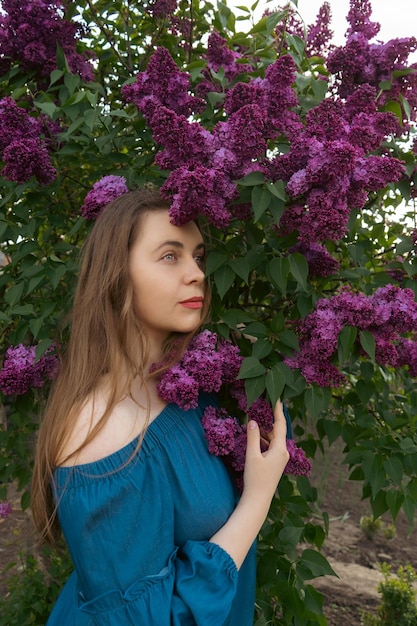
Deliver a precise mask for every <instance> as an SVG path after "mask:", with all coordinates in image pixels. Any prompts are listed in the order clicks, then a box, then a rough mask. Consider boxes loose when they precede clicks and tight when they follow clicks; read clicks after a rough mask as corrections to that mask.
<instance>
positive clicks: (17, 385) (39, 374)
mask: <svg viewBox="0 0 417 626" xmlns="http://www.w3.org/2000/svg"><path fill="white" fill-rule="evenodd" d="M57 369H58V360H57V357H56V355H55V353H54V352H53V347H52V348H50V349H49V350H48V351H47V352H46V353H45V354H44V355H43V356H42V357H41V358H40V359H37V360H36V346H25V345H23V344H19V345H18V346H11V347H10V348H8V349H7V350H6V358H5V360H4V364H3V367H2V369H1V370H0V391H1V392H2V393H3V394H4V395H5V396H11V395H21V394H25V393H27V392H28V391H29V389H31V388H35V389H36V388H39V387H43V386H44V384H45V383H46V382H47V381H48V380H52V379H53V378H54V377H55V375H56V373H57Z"/></svg>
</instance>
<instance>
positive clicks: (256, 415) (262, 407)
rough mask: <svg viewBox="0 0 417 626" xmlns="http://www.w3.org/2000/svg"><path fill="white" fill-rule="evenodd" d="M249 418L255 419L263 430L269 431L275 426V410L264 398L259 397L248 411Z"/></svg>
mask: <svg viewBox="0 0 417 626" xmlns="http://www.w3.org/2000/svg"><path fill="white" fill-rule="evenodd" d="M247 415H248V420H254V421H255V422H256V423H257V424H258V426H259V428H260V429H261V431H263V432H265V433H269V432H270V431H271V430H272V428H273V426H274V412H273V410H272V407H271V405H270V404H269V402H267V401H266V400H265V399H264V398H262V397H261V398H257V400H255V401H254V402H253V403H252V404H251V406H250V407H249V409H248V411H247Z"/></svg>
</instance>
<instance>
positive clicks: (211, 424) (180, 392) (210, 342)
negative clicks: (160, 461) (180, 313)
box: [153, 330, 311, 478]
mask: <svg viewBox="0 0 417 626" xmlns="http://www.w3.org/2000/svg"><path fill="white" fill-rule="evenodd" d="M242 360H243V359H242V357H241V356H240V354H239V349H238V348H237V347H236V346H234V345H232V344H231V343H230V342H228V341H226V340H224V339H219V338H218V337H217V335H216V334H215V333H212V332H210V331H208V330H205V331H203V332H202V333H200V334H199V335H197V336H196V337H194V338H193V340H192V341H191V343H190V345H189V347H188V349H187V350H186V352H185V353H184V355H183V356H182V358H181V360H180V361H179V363H178V364H177V365H174V366H172V367H171V368H170V369H168V370H166V371H165V372H164V373H163V374H162V375H161V376H160V380H159V382H158V386H157V389H158V394H159V396H160V397H161V398H163V399H164V400H165V401H166V402H173V403H175V404H177V405H178V406H180V407H181V408H183V409H185V410H188V409H190V408H195V407H197V405H198V398H199V394H200V392H201V391H203V392H209V393H211V392H216V393H217V392H219V391H220V388H224V386H225V385H226V386H227V385H229V386H230V387H229V388H228V389H229V391H230V397H231V398H233V399H234V400H235V401H236V404H237V407H236V408H237V409H238V410H239V411H240V412H242V413H245V414H246V415H247V419H248V420H255V421H256V422H257V423H258V424H259V427H260V429H261V430H262V431H263V432H265V433H267V432H270V431H271V430H272V428H273V423H274V414H273V411H272V408H271V405H270V404H269V403H268V402H267V401H266V400H265V399H264V398H262V397H261V398H258V399H257V400H255V402H253V404H252V405H251V406H250V407H249V409H248V406H247V404H248V403H247V398H246V394H245V390H244V382H243V381H241V380H237V375H238V373H239V370H240V366H241V364H242ZM157 367H158V366H157V365H155V366H154V368H153V369H157ZM202 425H203V428H204V430H205V433H206V437H207V442H208V449H209V451H210V452H211V454H214V455H216V456H221V457H223V458H224V459H225V461H226V462H228V463H229V464H230V465H231V466H232V467H233V469H234V470H235V471H236V472H237V473H238V475H239V476H240V478H241V474H242V472H243V469H244V465H245V455H246V424H245V423H241V422H240V421H239V419H238V418H237V417H234V416H230V415H229V414H228V413H227V411H226V410H225V409H223V408H218V407H214V406H208V407H206V409H205V410H204V413H203V417H202ZM287 447H288V450H289V452H290V455H291V457H290V461H289V463H288V466H287V468H286V470H285V471H286V473H291V474H296V475H307V474H309V472H310V470H311V464H310V462H309V461H308V459H306V457H305V455H304V452H303V451H302V450H301V449H299V448H297V446H296V445H295V444H294V442H291V443H290V444H288V446H287Z"/></svg>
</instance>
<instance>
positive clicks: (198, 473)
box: [47, 401, 256, 626]
mask: <svg viewBox="0 0 417 626" xmlns="http://www.w3.org/2000/svg"><path fill="white" fill-rule="evenodd" d="M205 405H206V403H205V401H201V402H200V405H199V407H198V408H197V409H195V410H193V409H191V410H189V411H184V410H182V409H180V408H178V407H177V406H176V405H174V404H169V405H168V406H167V407H166V408H165V409H164V410H163V411H162V412H161V413H160V414H159V415H158V417H157V418H156V419H155V420H153V421H152V422H151V424H150V425H149V428H148V430H147V431H146V435H145V437H144V439H143V442H142V446H141V448H140V450H139V453H136V454H135V453H134V452H135V446H136V444H137V440H135V441H133V442H132V443H130V444H128V445H127V446H125V447H124V448H122V449H121V450H118V451H117V452H115V453H114V454H111V455H110V456H107V457H105V458H103V459H100V460H99V461H96V462H93V463H88V464H85V465H78V466H76V467H74V468H69V467H60V468H57V469H56V471H55V483H56V485H55V489H56V493H55V497H56V501H57V503H58V517H59V521H60V523H61V526H62V530H63V533H64V536H65V538H66V541H67V545H68V548H69V551H70V553H71V557H72V560H73V563H74V572H73V573H72V575H71V576H70V578H69V580H68V581H67V583H66V585H65V586H64V589H63V590H62V592H61V595H60V596H59V598H58V600H57V602H56V605H55V607H54V609H53V611H52V614H51V616H50V618H49V620H48V624H47V626H93V625H94V626H128V625H129V626H252V625H253V615H254V600H255V576H256V547H255V545H253V546H252V548H251V550H250V552H249V554H248V555H247V557H246V560H245V562H244V563H243V565H242V567H241V568H240V570H239V571H237V569H236V566H235V563H234V561H233V560H232V558H231V557H230V556H229V554H227V552H225V551H224V550H223V549H222V548H221V547H220V546H218V545H216V544H214V543H211V542H209V541H208V539H209V538H210V537H211V536H212V535H213V534H214V533H215V532H216V531H217V530H219V528H220V527H221V526H223V525H224V524H225V523H226V521H227V520H228V518H229V516H230V515H231V513H232V512H233V510H234V508H235V507H236V502H237V495H236V491H235V488H234V486H233V483H232V481H231V478H230V476H229V473H228V470H227V469H226V467H225V465H224V464H223V462H222V460H221V459H220V458H218V457H215V456H212V455H211V454H210V453H209V452H208V448H207V442H206V438H205V435H204V430H203V427H202V425H201V415H202V411H203V410H204V407H205Z"/></svg>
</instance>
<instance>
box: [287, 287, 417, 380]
mask: <svg viewBox="0 0 417 626" xmlns="http://www.w3.org/2000/svg"><path fill="white" fill-rule="evenodd" d="M345 326H352V327H355V328H357V329H358V330H359V331H366V332H369V333H371V335H372V336H373V337H374V340H375V359H376V361H377V362H378V363H381V364H382V365H389V366H391V367H397V366H399V365H401V366H405V365H407V366H409V368H410V373H411V375H414V373H413V372H415V365H416V361H415V358H416V348H417V335H416V336H415V338H414V340H412V339H410V338H407V336H404V334H406V333H415V332H416V330H417V303H416V301H415V298H414V292H413V291H412V290H411V289H401V288H400V287H397V286H395V285H390V284H388V285H386V286H385V287H381V288H380V289H377V291H375V293H373V294H372V295H370V296H366V295H365V294H362V293H354V292H352V291H351V290H349V289H346V290H344V291H343V292H342V293H340V294H336V295H334V296H332V297H330V298H328V299H322V300H319V301H318V302H317V304H316V308H315V311H313V312H312V313H310V314H309V315H308V316H307V317H306V318H305V319H304V320H302V321H301V322H300V323H299V327H298V333H299V336H300V352H299V353H298V354H296V355H295V356H293V357H288V358H287V359H286V363H287V364H288V365H290V367H294V368H300V369H301V371H302V373H303V376H304V377H305V379H306V381H307V382H309V383H316V384H317V385H320V386H323V387H325V386H333V387H337V386H339V385H341V384H342V383H343V382H345V381H346V378H345V376H344V375H343V374H342V373H341V371H340V370H339V368H338V367H337V366H336V365H335V364H334V363H333V362H332V359H333V356H334V354H335V353H336V351H337V347H338V337H339V334H340V332H341V330H342V329H343V328H344V327H345Z"/></svg>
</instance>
